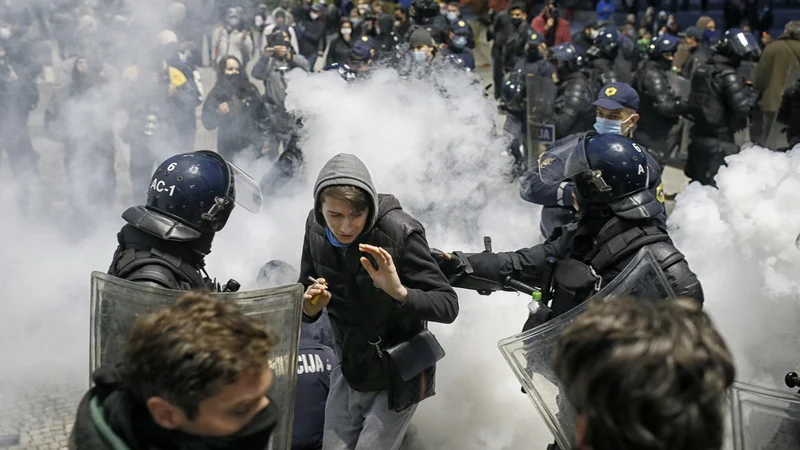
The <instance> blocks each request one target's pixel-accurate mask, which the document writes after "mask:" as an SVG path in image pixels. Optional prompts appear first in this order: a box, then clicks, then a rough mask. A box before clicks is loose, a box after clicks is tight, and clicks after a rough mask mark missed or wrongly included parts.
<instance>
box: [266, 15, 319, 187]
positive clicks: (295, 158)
mask: <svg viewBox="0 0 800 450" xmlns="http://www.w3.org/2000/svg"><path fill="white" fill-rule="evenodd" d="M290 70H302V71H305V72H308V71H310V70H311V67H310V65H309V64H308V60H307V59H306V58H305V57H303V55H300V54H295V53H294V52H293V51H292V47H291V46H290V44H289V33H287V32H286V31H283V30H278V31H276V32H274V33H272V34H271V35H269V36H268V37H267V44H266V47H265V48H264V55H263V56H262V57H261V58H260V59H259V60H258V62H256V64H255V65H254V66H253V72H252V75H253V78H255V79H256V80H262V81H263V82H264V102H265V104H266V106H267V109H268V111H269V124H268V130H267V137H268V140H267V143H266V145H265V146H264V148H263V149H262V151H263V152H264V154H270V157H271V158H272V159H275V158H276V156H275V155H278V154H279V150H280V147H281V146H283V152H281V153H280V156H279V157H277V158H278V160H277V162H276V164H275V165H274V166H273V167H272V168H271V169H270V171H269V172H267V174H266V175H265V176H264V178H263V179H262V184H261V186H262V190H263V191H264V192H266V193H269V194H273V193H275V192H276V191H277V190H279V189H280V188H281V187H282V186H283V185H284V184H285V183H286V182H288V181H289V180H290V179H291V178H292V177H294V175H295V173H296V172H297V171H298V170H299V169H300V167H301V166H302V164H303V154H302V151H301V150H300V148H299V147H298V146H297V141H298V140H299V137H298V126H299V120H298V119H297V118H296V117H294V115H292V114H290V113H289V112H288V111H286V105H285V103H284V102H285V101H286V72H289V71H290Z"/></svg>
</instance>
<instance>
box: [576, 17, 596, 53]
mask: <svg viewBox="0 0 800 450" xmlns="http://www.w3.org/2000/svg"><path fill="white" fill-rule="evenodd" d="M599 34H600V25H599V24H598V23H597V21H592V22H589V23H587V24H586V26H584V27H583V30H581V31H579V32H577V33H575V34H573V35H572V43H573V44H575V45H577V46H578V47H580V48H581V50H583V51H586V50H589V47H591V46H592V44H594V40H595V39H597V36H598V35H599Z"/></svg>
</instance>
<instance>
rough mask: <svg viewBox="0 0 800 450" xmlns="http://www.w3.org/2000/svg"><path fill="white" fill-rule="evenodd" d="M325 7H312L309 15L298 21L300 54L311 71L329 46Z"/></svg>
mask: <svg viewBox="0 0 800 450" xmlns="http://www.w3.org/2000/svg"><path fill="white" fill-rule="evenodd" d="M324 10H325V6H324V5H321V4H319V3H317V4H316V5H314V6H312V7H311V10H310V11H309V12H308V15H307V16H305V17H301V18H299V19H298V22H297V25H295V28H296V29H297V39H298V42H299V44H300V54H301V55H303V56H304V57H305V58H306V60H308V64H309V66H310V67H311V70H314V64H315V63H316V61H317V58H318V57H320V56H322V54H323V52H324V51H325V46H326V45H327V37H326V36H325V20H324V19H323V18H322V11H324Z"/></svg>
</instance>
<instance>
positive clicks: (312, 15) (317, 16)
mask: <svg viewBox="0 0 800 450" xmlns="http://www.w3.org/2000/svg"><path fill="white" fill-rule="evenodd" d="M309 16H310V17H311V20H317V19H319V14H317V13H315V12H312V13H311V14H310V15H309Z"/></svg>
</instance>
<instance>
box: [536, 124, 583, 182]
mask: <svg viewBox="0 0 800 450" xmlns="http://www.w3.org/2000/svg"><path fill="white" fill-rule="evenodd" d="M584 143H585V135H578V136H575V137H573V138H570V139H568V140H567V141H566V142H564V143H562V144H561V145H559V146H558V147H555V148H552V149H550V150H547V151H546V152H544V153H542V154H541V156H539V177H540V178H541V179H542V182H543V183H545V184H549V185H556V184H560V183H561V182H562V181H564V180H566V179H567V178H571V177H573V176H575V175H577V174H579V173H581V172H583V171H586V170H591V169H590V168H589V161H588V160H587V159H586V151H585V150H584V148H583V147H584Z"/></svg>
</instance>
